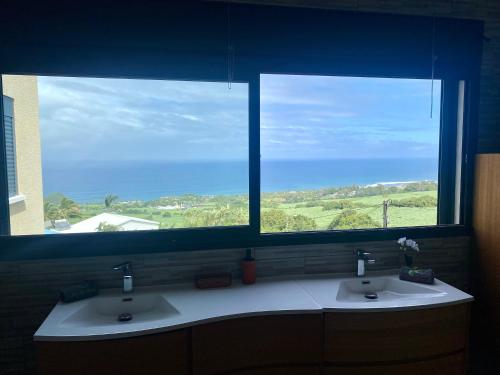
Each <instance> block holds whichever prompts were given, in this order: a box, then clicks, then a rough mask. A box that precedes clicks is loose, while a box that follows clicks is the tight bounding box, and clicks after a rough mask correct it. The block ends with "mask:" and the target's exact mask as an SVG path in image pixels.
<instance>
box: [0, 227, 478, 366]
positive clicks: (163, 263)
mask: <svg viewBox="0 0 500 375" xmlns="http://www.w3.org/2000/svg"><path fill="white" fill-rule="evenodd" d="M419 243H420V247H421V249H422V251H421V254H420V255H419V256H418V258H417V260H416V264H417V265H421V266H425V267H432V268H434V270H435V272H436V275H437V277H438V278H440V279H442V280H443V281H446V282H448V283H450V284H452V285H454V286H456V287H458V288H460V289H464V290H468V286H469V285H468V280H469V275H468V265H469V252H470V238H468V237H451V238H433V239H424V240H421V241H419ZM355 248H362V249H365V250H366V251H370V252H371V253H372V257H373V258H374V259H375V260H376V264H374V265H370V266H368V267H369V268H368V270H367V272H368V274H369V272H370V270H391V269H395V268H398V267H399V266H400V264H401V262H402V259H401V256H400V254H399V250H398V247H397V244H396V243H395V242H394V241H380V242H366V243H344V244H326V245H310V246H289V247H272V248H261V249H256V250H255V257H256V259H257V273H258V277H267V276H282V275H303V274H323V273H327V274H332V276H333V275H335V274H345V273H352V274H353V275H354V271H355V267H356V261H355V257H354V255H353V250H354V249H355ZM243 256H244V249H228V250H212V251H196V252H176V253H154V254H140V255H133V256H126V257H121V256H103V257H89V258H68V259H53V260H36V261H24V262H3V263H1V262H0V369H1V370H0V373H1V374H2V375H4V374H32V373H35V369H36V360H35V347H34V345H33V339H32V337H33V333H34V332H35V331H36V329H37V328H38V326H39V325H40V324H41V323H42V321H43V320H44V318H45V317H46V315H47V314H48V313H49V312H50V310H51V308H52V307H53V306H54V304H55V303H56V302H57V299H58V291H59V289H60V288H62V287H64V286H68V285H71V284H74V283H77V282H80V281H82V280H97V281H98V282H99V284H100V286H101V287H102V288H114V287H120V286H121V282H122V281H121V274H120V273H119V272H117V271H113V270H112V269H111V266H113V265H114V264H116V263H119V262H122V261H126V260H128V261H131V262H132V264H133V269H134V279H135V280H134V282H135V285H136V286H137V287H140V286H148V285H155V284H167V283H176V282H191V281H192V280H193V277H194V275H196V274H198V273H201V272H212V271H230V272H232V274H233V276H234V277H235V278H239V276H240V265H239V262H240V260H241V259H242V258H243ZM257 282H258V280H257Z"/></svg>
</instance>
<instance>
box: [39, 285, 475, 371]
mask: <svg viewBox="0 0 500 375" xmlns="http://www.w3.org/2000/svg"><path fill="white" fill-rule="evenodd" d="M367 293H371V294H373V293H375V294H376V295H377V298H376V299H368V298H365V294H367ZM471 301H472V297H471V296H470V295H468V294H466V293H463V292H461V291H459V290H457V289H455V288H453V287H451V286H449V285H447V284H445V283H443V282H441V281H439V280H436V283H435V284H434V285H429V286H427V285H420V284H413V283H409V282H406V281H401V280H399V279H398V278H397V276H378V277H366V278H346V279H332V278H327V277H325V278H314V279H302V280H283V279H280V280H276V279H275V280H260V281H259V283H257V284H255V285H251V286H244V285H234V286H233V287H231V288H227V289H217V290H204V291H201V290H197V289H194V288H192V287H191V286H187V285H178V286H171V287H163V288H162V287H158V288H144V289H142V288H141V289H137V290H136V291H135V292H134V293H132V294H126V295H125V294H121V293H120V292H118V291H105V292H103V293H101V294H100V295H99V296H96V297H93V298H91V299H88V300H83V301H79V302H74V303H70V304H62V303H59V304H58V305H57V306H56V307H55V308H54V309H53V311H52V312H51V313H50V315H49V316H48V317H47V319H46V320H45V322H44V323H43V324H42V326H41V327H40V328H39V330H38V331H37V332H36V334H35V337H34V339H35V340H36V344H37V347H38V359H39V368H40V372H41V374H55V375H57V374H68V373H71V374H99V373H103V374H104V373H116V374H118V373H119V374H138V373H141V374H194V375H209V374H239V375H243V374H245V375H251V374H291V375H294V374H297V375H299V374H331V375H335V374H340V375H343V374H354V375H356V374H363V375H364V374H367V375H368V374H370V375H373V374H375V375H376V374H384V375H392V374H401V373H404V374H406V375H412V374H424V373H439V374H441V375H458V374H464V372H465V356H466V351H467V336H468V329H469V307H470V302H471ZM124 312H127V313H130V314H132V316H133V317H134V318H133V319H132V320H131V321H128V322H118V321H117V318H116V317H117V316H118V315H119V314H121V313H124Z"/></svg>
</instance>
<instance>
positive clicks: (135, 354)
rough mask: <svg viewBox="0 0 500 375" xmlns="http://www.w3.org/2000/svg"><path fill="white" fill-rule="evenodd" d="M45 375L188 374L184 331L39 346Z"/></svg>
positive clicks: (44, 343) (38, 344)
mask: <svg viewBox="0 0 500 375" xmlns="http://www.w3.org/2000/svg"><path fill="white" fill-rule="evenodd" d="M37 351H38V367H39V373H40V374H42V375H58V374H61V375H68V374H71V375H95V374H120V375H137V374H149V375H155V374H158V375H160V374H161V375H164V374H176V375H177V374H186V375H187V374H188V370H189V356H188V334H187V332H186V331H185V330H181V331H175V332H166V333H160V334H156V335H149V336H140V337H131V338H126V339H116V340H103V341H80V342H39V343H37Z"/></svg>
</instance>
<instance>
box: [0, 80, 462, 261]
mask: <svg viewBox="0 0 500 375" xmlns="http://www.w3.org/2000/svg"><path fill="white" fill-rule="evenodd" d="M257 81H260V82H259V84H258V85H257V84H256V83H255V82H257ZM248 82H249V83H245V82H241V81H238V82H234V83H232V85H230V86H229V85H228V83H227V82H209V81H175V80H147V79H115V78H82V77H57V76H52V77H48V76H21V75H4V76H2V83H3V88H4V94H5V97H4V98H5V99H4V101H5V104H4V107H5V121H4V122H5V129H6V135H7V137H6V149H7V152H8V158H7V165H8V182H9V196H12V195H15V194H17V195H16V197H18V196H21V195H20V192H19V191H21V192H22V197H23V200H22V201H20V202H17V203H15V204H11V205H10V234H11V235H14V236H15V235H24V234H45V235H47V236H45V237H50V240H47V241H49V242H50V243H51V244H52V243H55V244H59V243H60V244H61V246H60V247H58V248H59V249H61V250H60V251H61V253H60V254H64V246H63V244H64V243H65V242H64V238H65V237H66V238H69V237H70V236H69V235H71V234H77V233H96V234H97V233H99V232H135V234H133V235H132V234H129V235H128V236H133V237H132V238H141V239H143V240H144V241H145V243H146V242H148V241H150V242H151V244H150V245H151V247H153V245H154V246H157V245H156V244H165V243H167V244H174V245H172V246H178V247H179V248H182V249H184V248H203V247H204V246H207V247H211V248H219V247H228V246H234V247H242V246H255V244H257V245H260V244H266V245H267V244H271V245H274V244H276V245H283V244H293V243H296V242H294V241H299V242H300V241H303V242H300V243H309V242H314V241H318V242H319V241H325V240H328V241H330V240H335V239H336V238H344V237H345V236H350V235H351V234H350V230H363V232H362V233H363V234H362V235H363V236H366V237H364V238H367V239H373V238H381V239H382V238H387V236H392V237H391V238H393V237H394V236H396V234H394V233H398V234H397V235H399V234H402V235H407V234H408V235H411V234H412V232H411V227H415V231H416V232H415V233H417V232H418V231H419V230H424V231H428V230H432V227H437V226H441V225H447V224H460V223H462V222H463V221H462V215H463V211H462V207H463V206H464V204H465V203H466V202H465V201H464V200H463V196H464V194H465V193H467V191H468V190H467V189H468V188H467V186H466V185H465V184H464V183H463V182H462V176H463V175H464V173H465V172H462V170H464V171H465V169H464V164H463V159H464V158H465V157H466V155H465V152H466V147H465V146H464V144H463V143H464V142H465V141H466V139H467V131H466V130H465V129H466V127H465V125H466V124H465V123H464V122H465V121H466V119H467V117H466V114H465V112H464V108H465V107H466V105H465V103H464V102H465V100H466V97H467V96H466V95H465V92H466V83H465V82H464V81H460V82H459V81H453V82H451V84H450V81H446V80H443V81H441V80H435V81H434V82H432V81H431V80H427V79H402V78H374V77H346V76H314V75H286V74H261V75H259V76H254V77H248ZM257 87H258V88H259V89H258V90H256V88H257ZM431 87H433V91H432V94H431ZM250 93H251V94H250ZM431 97H432V98H433V102H432V117H431ZM14 104H15V107H16V108H15V109H16V118H15V128H16V129H15V137H14V129H13V128H14V121H13V120H14V119H13V106H14ZM256 130H258V131H256ZM250 145H252V148H251V147H250ZM462 151H464V152H462ZM16 167H17V170H16ZM467 173H468V172H467ZM259 184H260V185H259ZM398 228H399V229H398ZM419 228H420V229H419ZM374 229H375V231H373V230H374ZM377 229H379V230H377ZM381 229H391V230H394V231H385V230H381ZM194 230H195V231H194ZM451 230H453V229H451ZM140 231H154V232H156V233H157V234H150V233H144V232H143V233H142V234H141V233H138V232H140ZM395 231H396V232H395ZM277 233H279V235H278V234H277ZM418 233H420V232H418ZM49 235H50V236H49ZM54 235H55V236H54ZM356 235H359V232H357V234H356ZM136 236H144V237H136ZM373 236H376V237H373ZM384 236H385V237H384ZM72 238H76V237H72ZM108 238H109V237H108V236H102V235H97V236H96V237H94V241H97V242H98V243H101V241H102V244H104V246H108V245H109V246H111V245H112V244H111V242H109V240H107V239H108ZM152 238H154V240H152ZM59 239H60V240H59ZM54 241H55V242H54ZM106 241H108V242H106ZM138 241H139V240H138ZM131 243H133V242H131ZM51 246H52V245H51Z"/></svg>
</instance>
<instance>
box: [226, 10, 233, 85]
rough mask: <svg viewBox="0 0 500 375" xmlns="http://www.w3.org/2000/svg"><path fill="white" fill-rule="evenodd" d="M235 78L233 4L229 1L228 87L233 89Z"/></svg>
mask: <svg viewBox="0 0 500 375" xmlns="http://www.w3.org/2000/svg"><path fill="white" fill-rule="evenodd" d="M233 79H234V46H233V40H232V34H231V4H230V3H227V88H228V89H229V90H231V85H232V83H233Z"/></svg>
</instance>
